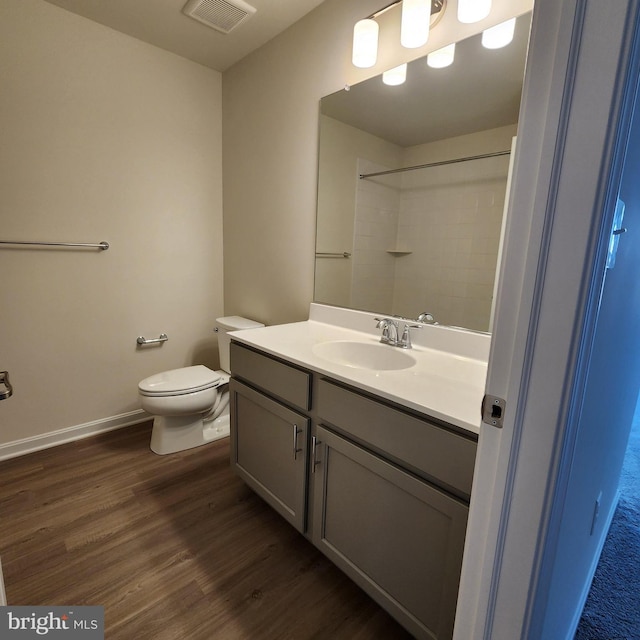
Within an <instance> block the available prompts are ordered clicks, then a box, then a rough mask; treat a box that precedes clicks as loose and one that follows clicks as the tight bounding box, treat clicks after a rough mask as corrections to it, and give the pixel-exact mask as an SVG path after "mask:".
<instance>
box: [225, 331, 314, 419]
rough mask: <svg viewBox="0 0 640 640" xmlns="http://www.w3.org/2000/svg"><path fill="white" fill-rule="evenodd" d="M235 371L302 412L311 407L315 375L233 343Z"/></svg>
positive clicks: (234, 373)
mask: <svg viewBox="0 0 640 640" xmlns="http://www.w3.org/2000/svg"><path fill="white" fill-rule="evenodd" d="M231 372H232V375H234V376H235V377H237V378H242V379H243V380H246V381H247V382H249V383H250V384H252V385H253V386H256V387H259V388H260V389H263V390H264V391H267V392H268V393H271V394H273V395H274V396H277V397H278V398H281V399H282V400H284V401H285V402H288V403H290V404H292V405H294V406H296V407H300V408H301V409H305V410H308V409H310V408H311V374H310V373H309V372H308V371H304V370H302V369H298V368H296V367H293V366H291V365H288V364H285V363H284V362H280V361H279V360H275V359H274V358H270V357H269V356H267V355H263V354H261V353H258V352H257V351H253V350H252V349H248V348H247V347H244V346H242V345H241V344H238V343H237V342H233V341H232V342H231Z"/></svg>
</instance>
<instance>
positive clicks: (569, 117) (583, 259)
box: [454, 0, 639, 640]
mask: <svg viewBox="0 0 640 640" xmlns="http://www.w3.org/2000/svg"><path fill="white" fill-rule="evenodd" d="M638 14H639V7H638V0H621V1H620V2H616V3H598V2H596V0H562V1H560V2H558V1H556V0H536V4H535V7H534V12H533V20H532V31H531V40H530V47H529V53H528V59H527V68H526V74H525V84H524V90H523V100H522V106H521V113H520V121H519V128H518V145H517V148H516V157H515V160H514V176H513V186H512V191H511V193H510V195H509V217H508V221H507V228H506V242H505V248H504V256H503V260H502V263H501V267H500V274H499V286H498V300H497V304H496V317H495V325H494V332H493V340H492V345H491V353H490V359H489V372H488V376H487V386H486V389H487V393H488V394H490V395H494V396H498V397H501V398H504V399H505V400H506V411H505V415H504V427H503V428H502V429H496V428H495V427H491V426H488V425H485V424H483V425H482V427H481V432H480V440H479V446H478V457H477V462H476V475H475V478H474V486H473V489H472V498H471V512H470V518H469V526H468V529H467V540H466V547H465V558H464V563H463V571H462V582H461V588H460V593H459V600H458V614H457V617H456V628H455V632H454V638H456V640H469V639H470V638H473V639H476V638H477V639H480V638H483V639H485V638H486V639H487V640H498V639H501V638H510V639H512V638H536V637H537V636H536V632H537V631H538V630H539V629H540V628H541V626H540V625H541V623H542V620H543V618H544V607H543V606H541V602H542V601H543V600H544V598H543V596H544V587H545V584H547V583H548V582H547V581H548V578H549V575H550V572H551V571H552V564H551V563H550V560H549V559H550V558H552V556H553V553H552V550H553V547H554V543H555V541H556V540H557V533H558V521H559V518H560V517H561V515H562V496H563V491H564V489H565V488H566V483H567V480H568V475H569V470H570V464H571V460H570V451H571V450H572V447H573V445H574V444H575V438H576V437H578V424H577V417H578V415H579V409H580V405H581V398H582V396H581V393H582V386H581V382H582V381H584V379H585V375H586V371H587V367H588V363H589V354H590V349H591V341H592V338H593V334H594V330H595V320H596V312H597V302H598V299H599V295H600V290H601V286H602V279H603V277H604V265H605V261H606V246H607V244H608V232H609V230H610V229H611V226H610V225H611V222H612V219H613V213H614V209H615V195H616V192H617V185H618V184H619V179H620V173H621V167H622V159H623V157H624V148H625V146H626V139H627V135H628V130H629V126H630V120H631V112H632V105H633V98H634V96H635V91H636V83H637V77H638V42H637V40H638V31H639V30H638Z"/></svg>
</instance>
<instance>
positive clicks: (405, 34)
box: [351, 0, 484, 69]
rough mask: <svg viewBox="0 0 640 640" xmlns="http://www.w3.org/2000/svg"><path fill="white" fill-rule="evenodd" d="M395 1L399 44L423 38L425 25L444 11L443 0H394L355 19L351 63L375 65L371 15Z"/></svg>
mask: <svg viewBox="0 0 640 640" xmlns="http://www.w3.org/2000/svg"><path fill="white" fill-rule="evenodd" d="M483 1H484V0H483ZM399 4H402V20H401V31H400V44H402V46H403V47H406V48H409V49H413V48H416V47H421V46H422V45H423V44H425V43H426V42H427V38H428V37H429V28H430V27H433V26H434V25H435V24H437V23H438V22H439V20H440V18H442V16H443V15H444V10H445V7H446V4H447V0H395V1H394V2H391V4H388V5H387V6H385V7H383V8H382V9H380V10H379V11H376V12H375V13H373V14H371V15H370V16H369V17H367V18H364V19H363V20H358V22H356V24H355V26H354V28H353V52H352V57H351V61H352V62H353V65H354V66H355V67H359V68H361V69H366V68H368V67H373V66H374V65H375V63H376V61H377V59H378V33H379V30H380V28H379V26H378V23H377V22H376V20H375V19H376V18H378V17H379V16H381V15H382V14H383V13H385V12H386V11H388V10H389V9H391V8H393V7H395V6H396V5H399Z"/></svg>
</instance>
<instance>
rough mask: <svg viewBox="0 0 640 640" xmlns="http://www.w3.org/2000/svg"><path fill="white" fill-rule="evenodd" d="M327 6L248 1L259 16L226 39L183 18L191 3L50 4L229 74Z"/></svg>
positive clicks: (88, 0) (308, 0)
mask: <svg viewBox="0 0 640 640" xmlns="http://www.w3.org/2000/svg"><path fill="white" fill-rule="evenodd" d="M323 1H324V0H248V4H250V5H251V6H252V7H255V9H256V13H255V14H254V15H253V16H252V17H251V18H249V19H246V20H245V21H243V22H242V23H241V24H239V25H238V26H237V27H236V28H235V29H234V30H232V31H231V32H230V33H228V34H224V33H221V32H219V31H216V30H215V29H211V28H210V27H207V26H206V25H204V24H202V23H200V22H198V21H196V20H194V19H193V18H190V17H188V16H186V15H185V14H184V13H182V8H183V7H184V5H185V4H186V3H187V0H47V2H49V3H51V4H55V5H57V6H59V7H62V8H63V9H67V10H68V11H71V12H73V13H76V14H78V15H81V16H83V17H85V18H89V19H90V20H93V21H95V22H98V23H100V24H103V25H105V26H107V27H111V28H112V29H115V30H116V31H121V32H122V33H126V34H127V35H130V36H133V37H134V38H138V39H139V40H143V41H144V42H148V43H149V44H152V45H155V46H157V47H160V48H161V49H166V50H167V51H172V52H173V53H176V54H178V55H179V56H183V57H184V58H188V59H189V60H193V61H194V62H199V63H200V64H203V65H205V66H207V67H210V68H212V69H215V70H217V71H225V70H226V69H228V68H229V67H231V66H232V65H233V64H235V63H236V62H238V60H241V59H242V58H244V57H245V56H246V55H248V54H249V53H251V52H252V51H254V50H256V49H258V48H259V47H261V46H262V45H263V44H265V43H266V42H268V41H269V40H271V39H272V38H274V37H275V36H277V35H278V34H279V33H281V32H282V31H284V30H285V29H287V27H289V26H290V25H292V24H293V23H294V22H297V21H298V20H300V18H302V17H303V16H304V15H306V14H307V13H309V12H310V11H312V10H313V9H315V8H316V7H317V6H318V5H320V4H322V2H323Z"/></svg>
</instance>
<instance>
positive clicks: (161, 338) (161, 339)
mask: <svg viewBox="0 0 640 640" xmlns="http://www.w3.org/2000/svg"><path fill="white" fill-rule="evenodd" d="M168 339H169V336H167V334H166V333H161V334H160V336H159V337H158V338H150V339H148V340H147V338H145V337H144V336H138V338H137V339H136V342H137V343H138V344H157V343H158V342H166V341H167V340H168Z"/></svg>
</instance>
